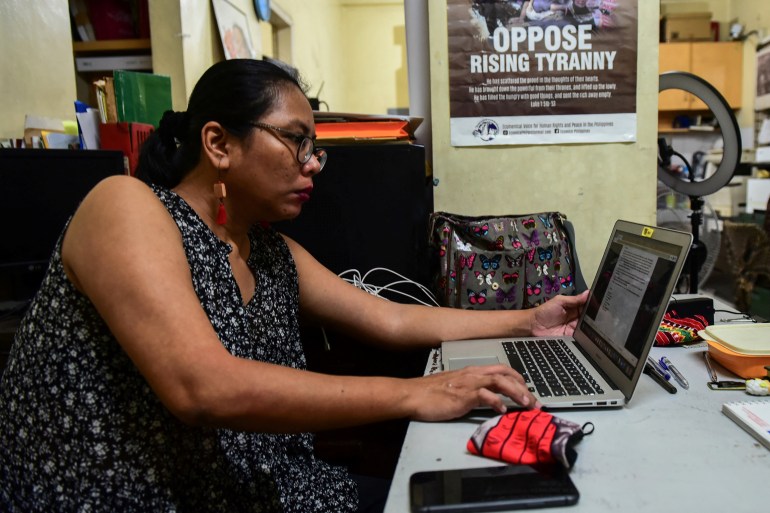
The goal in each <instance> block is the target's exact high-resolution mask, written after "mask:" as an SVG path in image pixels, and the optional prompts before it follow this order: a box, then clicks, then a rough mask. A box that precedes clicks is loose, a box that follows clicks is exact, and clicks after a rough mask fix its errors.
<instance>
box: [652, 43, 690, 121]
mask: <svg viewBox="0 0 770 513" xmlns="http://www.w3.org/2000/svg"><path fill="white" fill-rule="evenodd" d="M659 51H660V58H659V64H658V70H659V72H660V73H665V72H667V71H690V61H691V56H692V47H691V45H690V43H661V44H660V47H659ZM691 102H692V95H691V94H689V93H685V92H684V91H682V90H680V89H668V90H666V91H662V92H661V93H660V95H658V110H664V111H666V110H689V109H690V104H691Z"/></svg>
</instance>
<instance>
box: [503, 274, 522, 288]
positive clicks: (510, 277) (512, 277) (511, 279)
mask: <svg viewBox="0 0 770 513" xmlns="http://www.w3.org/2000/svg"><path fill="white" fill-rule="evenodd" d="M503 281H504V282H505V283H506V284H511V283H513V284H514V285H515V284H516V283H517V282H518V281H519V273H518V272H514V273H503Z"/></svg>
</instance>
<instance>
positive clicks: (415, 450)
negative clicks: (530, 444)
mask: <svg viewBox="0 0 770 513" xmlns="http://www.w3.org/2000/svg"><path fill="white" fill-rule="evenodd" d="M734 317H736V316H732V315H727V314H722V313H717V314H716V316H715V323H719V322H720V321H723V320H725V319H728V318H734ZM705 348H706V346H705V344H702V345H700V346H699V347H693V348H683V347H674V348H668V349H666V348H656V347H653V349H652V351H651V353H650V354H651V355H652V356H653V357H656V358H659V357H660V356H662V355H664V354H665V355H666V356H668V357H669V359H670V360H671V362H672V363H673V364H674V365H675V366H676V367H678V368H679V370H680V371H681V372H682V374H683V375H684V376H685V377H686V378H687V380H688V381H689V383H690V388H689V389H688V390H685V389H683V388H681V387H679V386H678V385H676V386H677V388H678V392H677V393H676V394H669V393H668V392H666V391H665V390H663V388H661V386H660V385H658V384H657V383H656V382H655V381H653V380H652V379H651V378H650V377H649V376H647V375H644V374H643V375H642V376H641V378H640V381H639V384H638V386H637V388H636V391H635V393H634V396H633V397H632V398H631V401H630V402H629V403H628V405H627V406H625V407H623V408H621V409H611V410H583V411H558V412H553V413H554V414H555V415H556V416H559V417H562V418H564V419H567V420H571V421H573V422H576V423H578V424H581V425H582V424H583V423H585V422H589V421H590V422H592V423H593V424H594V426H595V429H594V433H593V434H592V435H590V436H586V437H585V438H583V440H582V441H581V442H580V443H579V444H577V446H576V450H577V453H578V458H577V461H576V463H575V466H574V467H573V469H572V471H571V476H572V480H573V481H574V482H575V485H576V486H577V488H578V491H579V492H580V500H579V501H578V504H577V505H575V506H568V507H563V508H556V509H558V510H562V511H569V512H573V513H579V512H591V513H597V512H604V511H618V512H624V513H625V512H634V513H636V512H646V511H655V512H672V513H673V512H676V513H689V512H697V513H707V512H724V513H727V512H730V513H738V512H756V511H765V510H767V507H768V505H769V504H770V451H768V450H767V449H766V448H765V447H764V446H762V445H761V444H760V443H759V442H757V441H756V440H755V439H754V438H753V437H752V436H751V435H749V434H748V433H746V432H745V431H744V430H743V429H741V428H740V427H739V426H738V425H737V424H736V423H735V422H733V421H732V420H730V419H729V418H727V417H726V416H725V415H724V414H722V413H721V406H722V403H723V402H727V401H739V400H747V399H753V400H764V401H770V397H762V398H760V397H752V396H749V395H747V394H746V393H745V392H743V391H713V390H710V389H709V388H708V387H707V386H706V382H707V381H708V379H707V378H708V374H707V372H706V367H705V364H704V362H703V355H702V352H703V351H704V350H705ZM712 361H713V360H712ZM429 366H430V365H429ZM714 368H715V369H716V371H717V373H718V374H719V378H720V379H740V378H737V377H736V376H735V375H734V374H732V373H730V372H729V371H727V370H725V369H724V368H723V367H722V366H720V365H719V364H718V363H716V362H714ZM485 418H488V417H465V418H463V419H460V420H456V421H453V422H441V423H424V422H412V423H411V424H410V425H409V429H408V431H407V434H406V438H405V440H404V445H403V447H402V449H401V455H400V457H399V461H398V465H397V467H396V472H395V475H394V477H393V484H392V486H391V489H390V494H389V495H388V501H387V503H386V506H385V513H407V512H409V476H411V475H412V474H413V473H414V472H418V471H422V470H436V469H451V468H472V467H485V466H494V465H499V464H500V463H498V462H495V461H494V460H490V459H487V458H483V457H479V456H473V455H471V454H470V453H468V452H467V450H466V449H465V444H466V443H467V441H468V438H469V437H470V436H471V434H472V433H473V431H474V430H475V429H476V427H477V426H478V425H479V423H481V422H483V420H485ZM554 510H555V509H554V508H548V509H545V510H543V511H554Z"/></svg>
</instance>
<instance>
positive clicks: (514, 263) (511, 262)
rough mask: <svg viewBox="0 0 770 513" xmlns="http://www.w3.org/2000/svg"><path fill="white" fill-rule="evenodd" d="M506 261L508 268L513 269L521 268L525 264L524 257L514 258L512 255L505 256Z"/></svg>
mask: <svg viewBox="0 0 770 513" xmlns="http://www.w3.org/2000/svg"><path fill="white" fill-rule="evenodd" d="M505 261H506V262H508V267H509V268H511V269H514V268H517V267H521V266H522V265H523V264H524V255H523V254H522V255H519V256H517V257H512V256H511V255H505Z"/></svg>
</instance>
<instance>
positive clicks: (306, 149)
mask: <svg viewBox="0 0 770 513" xmlns="http://www.w3.org/2000/svg"><path fill="white" fill-rule="evenodd" d="M251 125H252V126H255V127H258V128H264V129H267V130H272V131H275V132H278V133H282V134H285V135H286V137H288V138H289V139H291V140H292V141H294V142H295V143H297V145H298V146H297V162H299V163H300V164H307V162H308V161H309V160H310V157H312V156H313V155H315V158H316V159H317V160H318V165H319V166H320V169H323V168H324V165H325V164H326V159H327V158H328V155H327V153H326V150H324V149H323V148H316V147H315V142H314V141H313V139H311V138H310V137H308V136H306V135H304V134H297V133H294V132H290V131H288V130H286V129H285V128H281V127H277V126H274V125H269V124H267V123H258V122H256V121H252V122H251ZM271 133H273V132H271ZM273 135H275V134H274V133H273ZM320 169H319V171H320Z"/></svg>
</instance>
